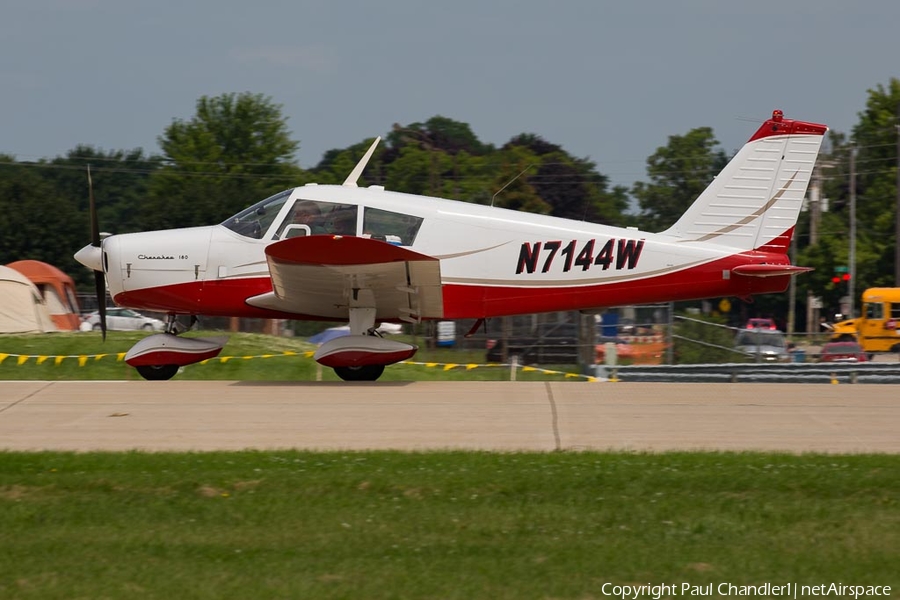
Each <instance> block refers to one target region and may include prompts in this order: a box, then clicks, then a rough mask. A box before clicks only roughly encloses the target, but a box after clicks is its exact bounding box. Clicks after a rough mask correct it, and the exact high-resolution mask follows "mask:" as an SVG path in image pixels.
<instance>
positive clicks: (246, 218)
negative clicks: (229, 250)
mask: <svg viewBox="0 0 900 600" xmlns="http://www.w3.org/2000/svg"><path fill="white" fill-rule="evenodd" d="M292 191H293V190H285V191H283V192H279V193H277V194H275V195H274V196H270V197H269V198H266V199H265V200H263V201H262V202H257V203H256V204H254V205H253V206H251V207H250V208H246V209H244V210H242V211H241V212H239V213H238V214H236V215H234V216H233V217H231V218H229V219H228V220H227V221H225V222H224V223H222V225H224V226H225V227H227V228H228V229H230V230H232V231H233V232H235V233H238V234H240V235H243V236H246V237H249V238H254V239H257V240H261V239H262V237H263V234H265V232H266V231H267V230H268V229H269V226H270V225H272V222H273V221H274V220H275V217H277V216H278V211H280V210H281V207H282V206H284V203H285V202H287V199H288V198H289V197H290V195H291V192H292Z"/></svg>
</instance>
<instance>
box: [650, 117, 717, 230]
mask: <svg viewBox="0 0 900 600" xmlns="http://www.w3.org/2000/svg"><path fill="white" fill-rule="evenodd" d="M717 145H718V142H717V141H716V138H715V136H714V135H713V130H712V129H710V128H709V127H699V128H697V129H692V130H691V131H689V132H688V133H687V134H686V135H683V136H680V135H673V136H670V137H669V144H668V145H667V146H662V147H660V148H657V150H656V152H655V153H654V154H653V155H652V156H650V157H649V158H648V159H647V174H648V175H649V177H650V183H644V182H638V183H636V184H635V185H634V187H633V188H632V194H633V195H634V197H635V198H636V199H637V201H638V205H639V207H640V209H641V214H640V216H639V226H640V227H641V229H644V230H646V231H662V230H664V229H666V228H667V227H669V226H671V225H673V224H674V223H675V221H677V220H678V218H679V217H680V216H681V215H682V214H683V213H684V211H685V210H687V208H688V207H689V206H690V205H691V203H692V202H693V201H694V200H696V199H697V197H698V196H699V195H700V193H701V192H702V191H703V190H704V189H706V187H707V186H708V185H709V182H710V181H712V180H713V178H714V177H715V176H716V175H717V174H718V173H719V171H721V170H722V168H723V167H725V165H726V164H727V163H728V158H727V157H726V156H725V153H724V151H722V150H716V149H715V147H716V146H717Z"/></svg>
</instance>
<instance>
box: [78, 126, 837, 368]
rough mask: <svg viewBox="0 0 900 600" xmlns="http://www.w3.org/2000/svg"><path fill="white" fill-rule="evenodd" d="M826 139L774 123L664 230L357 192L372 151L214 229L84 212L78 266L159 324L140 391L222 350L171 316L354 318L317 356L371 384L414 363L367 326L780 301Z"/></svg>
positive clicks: (137, 350) (137, 352)
mask: <svg viewBox="0 0 900 600" xmlns="http://www.w3.org/2000/svg"><path fill="white" fill-rule="evenodd" d="M826 131H827V127H826V126H824V125H819V124H816V123H807V122H803V121H796V120H790V119H785V118H784V117H783V115H782V113H781V111H775V112H774V113H773V115H772V117H771V118H770V119H767V120H766V121H765V122H764V123H763V124H762V125H761V126H760V128H759V129H758V130H757V131H756V133H755V134H753V136H752V137H751V138H750V140H749V141H748V142H747V144H746V145H744V147H743V148H742V149H741V150H740V151H739V152H738V153H737V154H736V155H735V156H734V158H733V159H732V160H731V161H730V162H729V163H728V165H727V166H726V167H725V168H724V169H723V170H722V172H721V173H719V175H718V176H717V177H716V178H715V179H714V180H713V182H712V183H711V184H710V185H709V187H708V188H707V189H706V190H705V191H704V192H703V193H702V194H700V196H699V197H698V198H697V199H696V200H695V201H694V203H693V204H692V205H691V206H690V207H689V208H688V209H687V211H686V212H685V213H684V215H682V216H681V218H679V219H678V221H677V222H676V223H675V224H674V225H672V226H671V227H670V228H668V229H666V230H665V231H663V232H660V233H649V232H645V231H640V230H637V229H633V228H627V229H622V228H617V227H610V226H606V225H600V224H593V223H586V222H580V221H574V220H568V219H561V218H557V217H550V216H545V215H537V214H527V213H521V212H516V211H511V210H506V209H502V208H493V207H490V206H482V205H475V204H470V203H466V202H459V201H453V200H446V199H440V198H431V197H425V196H418V195H411V194H403V193H396V192H391V191H387V190H385V189H384V188H383V187H380V186H370V187H367V188H360V187H357V183H356V182H357V180H358V179H359V176H360V175H361V174H362V171H363V169H364V168H365V166H366V164H367V163H368V160H369V158H370V157H371V155H372V153H373V152H374V150H375V146H376V144H377V143H378V141H379V140H377V139H376V140H375V143H373V144H372V146H371V147H370V148H369V149H368V151H367V152H366V154H365V156H364V157H363V158H362V160H361V161H360V162H359V164H357V165H356V167H355V168H354V169H353V171H352V172H351V173H350V175H349V176H348V177H347V179H346V181H345V182H344V183H343V185H316V184H307V185H304V186H301V187H296V188H293V189H288V190H285V191H283V192H281V193H278V194H275V195H274V196H272V197H270V198H266V199H264V200H262V201H260V202H258V203H256V204H254V205H253V206H250V207H249V208H247V209H245V210H243V211H241V212H240V213H238V214H236V215H234V216H233V217H231V218H229V219H228V220H226V221H225V222H224V223H221V224H219V225H213V226H209V227H193V228H186V229H173V230H166V231H151V232H143V233H130V234H122V235H112V236H109V237H107V238H105V239H103V240H102V241H101V240H100V239H99V233H98V227H97V222H96V221H97V219H96V210H95V209H94V208H93V206H92V211H91V213H92V238H93V240H92V243H91V244H90V245H88V246H86V247H85V248H83V249H82V250H80V251H79V252H78V253H77V254H76V255H75V258H76V259H77V260H78V261H79V262H81V263H82V264H84V265H86V266H87V267H89V268H91V269H93V270H94V271H95V275H96V279H97V287H98V296H99V297H100V298H101V306H103V305H104V304H105V303H103V302H102V298H103V297H104V296H105V291H106V290H105V289H104V288H105V287H108V290H109V293H110V295H111V297H112V298H113V300H114V302H115V303H116V304H118V305H121V306H128V307H131V308H137V309H147V310H153V311H161V312H165V313H167V314H168V315H169V319H168V321H167V328H166V332H165V333H159V334H156V335H152V336H148V337H146V338H144V339H142V340H141V341H140V342H138V343H137V344H136V345H135V346H134V347H133V348H132V349H131V350H130V351H129V352H128V353H127V354H126V357H125V360H126V362H128V364H130V365H131V366H134V367H136V368H137V369H138V371H139V372H140V373H141V375H143V376H144V377H146V378H148V379H169V378H171V377H172V376H173V375H174V374H175V373H176V372H177V371H178V368H179V366H182V365H187V364H191V363H195V362H199V361H201V360H205V359H208V358H212V357H214V356H216V355H217V354H218V353H219V352H220V351H221V349H222V347H223V345H224V343H225V342H224V340H223V339H221V338H190V337H183V336H178V335H177V333H178V328H177V327H176V317H177V316H179V315H190V316H192V317H194V316H196V315H211V316H237V317H257V318H277V319H313V320H343V321H349V323H350V333H351V334H350V335H349V336H344V337H339V338H336V339H333V340H331V341H329V342H326V343H325V344H323V345H321V346H320V347H319V348H318V350H317V351H316V353H315V355H314V358H315V359H316V360H317V361H318V362H319V363H321V364H322V365H325V366H327V367H331V368H333V369H334V370H335V372H336V373H337V374H338V376H340V377H341V378H342V379H345V380H375V379H377V378H378V377H380V376H381V374H382V372H383V371H384V368H385V366H386V365H390V364H393V363H396V362H399V361H402V360H406V359H408V358H410V357H411V356H413V355H414V354H415V352H416V350H417V348H416V347H415V346H413V345H411V344H406V343H403V342H399V341H394V340H389V339H385V338H382V337H380V336H379V335H378V334H377V332H376V330H375V323H376V321H393V322H403V321H407V322H418V321H420V320H424V319H479V320H480V319H489V318H491V317H500V316H504V315H515V314H528V313H538V312H549V311H562V310H583V311H594V310H597V309H601V308H604V307H611V306H621V305H628V304H644V303H654V302H668V301H675V300H689V299H700V298H711V297H723V296H736V297H741V298H748V297H750V296H752V295H754V294H762V293H770V292H780V291H784V290H785V289H786V288H787V286H788V283H789V280H790V277H791V276H792V275H795V274H797V273H801V272H804V271H808V270H809V269H807V268H804V267H798V266H794V265H792V264H791V262H790V259H789V258H788V255H787V250H788V246H789V243H790V239H791V236H792V235H793V232H794V227H795V225H796V223H797V217H798V215H799V213H800V208H801V205H802V203H803V199H804V196H805V194H806V189H807V186H808V184H809V181H810V177H811V175H812V172H813V167H814V165H815V161H816V157H817V155H818V152H819V148H820V146H821V144H822V140H823V138H824V134H825V132H826ZM92 203H93V200H92ZM104 276H105V282H104ZM101 294H102V295H101ZM104 334H105V328H104Z"/></svg>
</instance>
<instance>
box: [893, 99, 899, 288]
mask: <svg viewBox="0 0 900 600" xmlns="http://www.w3.org/2000/svg"><path fill="white" fill-rule="evenodd" d="M894 121H895V123H896V127H897V207H896V219H895V221H894V285H896V286H897V287H900V102H898V103H897V114H896V115H894Z"/></svg>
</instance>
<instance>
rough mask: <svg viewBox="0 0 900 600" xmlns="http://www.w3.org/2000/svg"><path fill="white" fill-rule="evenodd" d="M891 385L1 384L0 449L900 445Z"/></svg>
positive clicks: (873, 448)
mask: <svg viewBox="0 0 900 600" xmlns="http://www.w3.org/2000/svg"><path fill="white" fill-rule="evenodd" d="M898 392H900V386H890V385H829V384H821V385H819V384H809V385H807V384H788V385H779V384H752V383H740V384H670V383H621V382H620V383H581V382H560V383H533V382H517V383H510V382H471V383H469V382H452V383H443V382H414V383H391V382H384V383H374V384H373V383H353V384H348V383H260V382H227V381H177V380H175V381H163V382H150V381H109V382H105V381H100V382H97V381H65V382H47V381H21V382H19V381H3V382H0V449H5V450H76V451H85V450H127V449H141V450H237V449H249V448H253V449H276V448H303V449H321V450H337V449H353V450H362V449H401V450H426V449H479V450H506V451H511V450H542V451H549V450H557V449H562V450H585V449H596V450H608V449H612V450H631V451H666V450H697V449H703V450H772V451H786V452H806V451H815V452H887V453H896V452H900V400H898V398H900V394H898Z"/></svg>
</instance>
